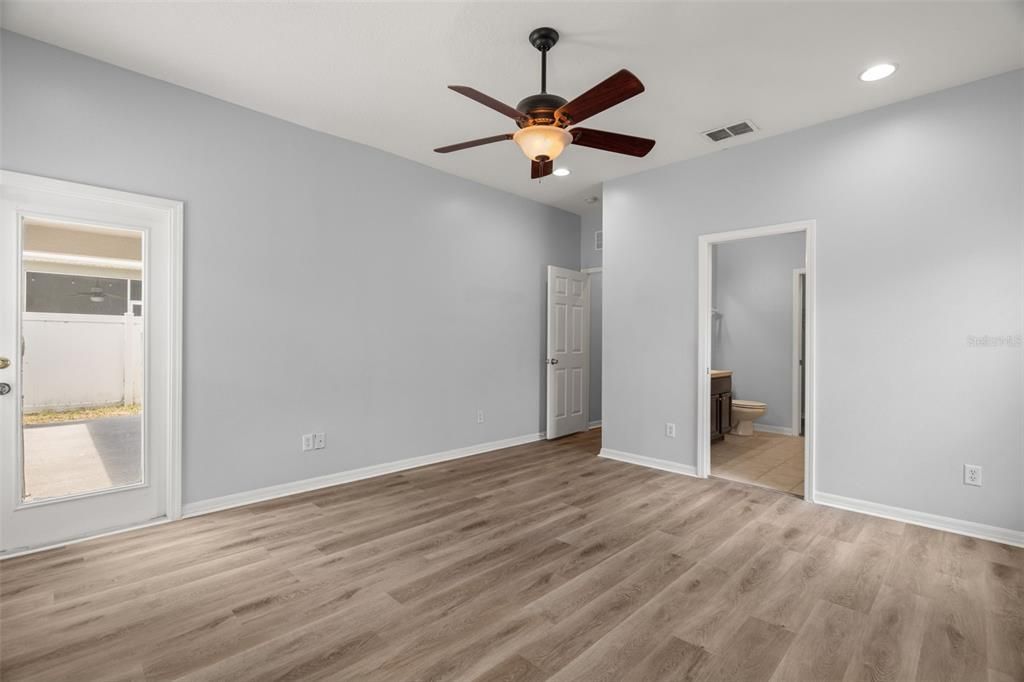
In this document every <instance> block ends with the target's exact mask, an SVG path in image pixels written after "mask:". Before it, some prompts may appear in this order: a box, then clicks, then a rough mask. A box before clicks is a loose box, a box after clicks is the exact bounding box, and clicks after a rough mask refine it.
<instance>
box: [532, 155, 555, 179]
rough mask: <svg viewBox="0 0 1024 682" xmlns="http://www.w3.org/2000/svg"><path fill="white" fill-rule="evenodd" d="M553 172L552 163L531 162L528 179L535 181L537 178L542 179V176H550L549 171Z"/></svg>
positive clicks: (553, 165)
mask: <svg viewBox="0 0 1024 682" xmlns="http://www.w3.org/2000/svg"><path fill="white" fill-rule="evenodd" d="M553 170H555V162H554V161H551V160H548V161H531V162H530V179H531V180H536V179H537V178H543V177H544V176H547V175H551V171H553Z"/></svg>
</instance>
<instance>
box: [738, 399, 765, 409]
mask: <svg viewBox="0 0 1024 682" xmlns="http://www.w3.org/2000/svg"><path fill="white" fill-rule="evenodd" d="M732 406H733V407H749V408H752V409H757V408H762V407H768V405H767V404H766V403H760V402H758V401H756V400H733V401H732Z"/></svg>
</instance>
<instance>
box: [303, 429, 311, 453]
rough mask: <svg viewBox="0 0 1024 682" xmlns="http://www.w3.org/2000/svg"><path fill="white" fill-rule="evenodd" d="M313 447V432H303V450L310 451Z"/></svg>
mask: <svg viewBox="0 0 1024 682" xmlns="http://www.w3.org/2000/svg"><path fill="white" fill-rule="evenodd" d="M312 449H313V434H312V433H304V434H302V451H303V452H309V451H310V450H312Z"/></svg>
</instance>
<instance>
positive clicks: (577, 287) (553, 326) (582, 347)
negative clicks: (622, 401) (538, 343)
mask: <svg viewBox="0 0 1024 682" xmlns="http://www.w3.org/2000/svg"><path fill="white" fill-rule="evenodd" d="M547 372H548V410H547V413H548V432H547V437H548V439H551V438H558V437H560V436H565V435H568V434H570V433H576V432H577V431H586V430H587V425H588V420H589V414H588V413H589V405H588V402H589V397H590V278H589V277H588V276H587V275H585V274H583V273H582V272H576V271H575V270H567V269H565V268H559V267H555V266H554V265H549V266H548V357H547Z"/></svg>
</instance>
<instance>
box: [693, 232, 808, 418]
mask: <svg viewBox="0 0 1024 682" xmlns="http://www.w3.org/2000/svg"><path fill="white" fill-rule="evenodd" d="M713 249H714V256H713V258H714V260H713V272H714V283H713V288H712V298H713V301H714V306H715V307H716V308H717V309H718V312H719V313H720V316H719V317H718V318H717V320H714V318H713V320H714V322H713V324H712V346H711V366H712V367H714V368H716V369H731V370H732V371H733V380H732V386H733V397H734V398H740V399H743V400H759V401H761V402H763V403H767V405H768V409H767V410H766V411H765V414H764V416H763V417H761V419H759V420H758V421H757V422H756V423H755V426H769V427H775V429H791V428H792V425H793V270H794V269H795V268H802V267H803V266H804V235H803V233H802V232H799V233H793V234H784V235H777V236H773V237H760V238H757V239H744V240H741V241H735V242H725V243H722V244H716V245H715V246H714V247H713ZM775 429H773V430H775Z"/></svg>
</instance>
